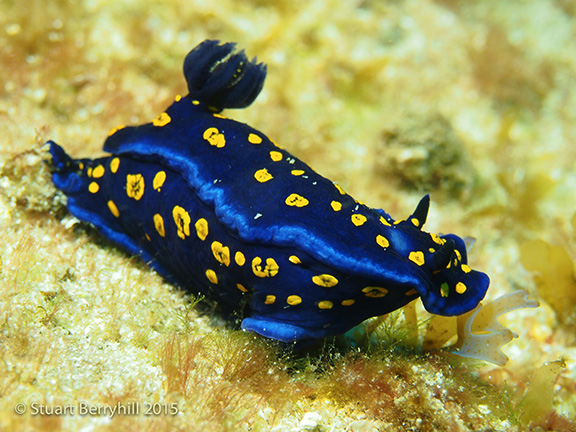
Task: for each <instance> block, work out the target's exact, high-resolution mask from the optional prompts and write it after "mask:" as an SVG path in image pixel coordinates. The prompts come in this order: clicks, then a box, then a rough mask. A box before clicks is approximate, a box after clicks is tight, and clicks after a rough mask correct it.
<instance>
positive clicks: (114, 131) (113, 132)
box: [108, 125, 126, 136]
mask: <svg viewBox="0 0 576 432" xmlns="http://www.w3.org/2000/svg"><path fill="white" fill-rule="evenodd" d="M125 127H126V125H119V126H116V127H115V128H112V129H111V130H110V132H108V136H112V135H114V134H115V133H116V132H118V131H119V130H120V129H124V128H125Z"/></svg>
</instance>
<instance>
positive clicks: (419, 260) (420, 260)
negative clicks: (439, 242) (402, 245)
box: [408, 251, 424, 266]
mask: <svg viewBox="0 0 576 432" xmlns="http://www.w3.org/2000/svg"><path fill="white" fill-rule="evenodd" d="M408 259H409V260H410V261H412V262H413V263H415V264H417V265H419V266H421V265H424V253H423V252H421V251H412V252H410V255H408Z"/></svg>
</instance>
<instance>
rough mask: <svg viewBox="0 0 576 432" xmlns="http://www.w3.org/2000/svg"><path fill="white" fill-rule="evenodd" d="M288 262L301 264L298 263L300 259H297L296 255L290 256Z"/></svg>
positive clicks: (300, 262)
mask: <svg viewBox="0 0 576 432" xmlns="http://www.w3.org/2000/svg"><path fill="white" fill-rule="evenodd" d="M288 261H290V262H291V263H292V264H302V261H300V258H298V257H297V256H296V255H290V258H288Z"/></svg>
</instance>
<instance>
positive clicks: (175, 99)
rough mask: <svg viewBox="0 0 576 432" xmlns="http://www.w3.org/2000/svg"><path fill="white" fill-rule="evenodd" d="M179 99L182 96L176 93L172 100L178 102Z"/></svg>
mask: <svg viewBox="0 0 576 432" xmlns="http://www.w3.org/2000/svg"><path fill="white" fill-rule="evenodd" d="M181 99H182V96H180V95H176V97H175V98H174V102H180V100H181Z"/></svg>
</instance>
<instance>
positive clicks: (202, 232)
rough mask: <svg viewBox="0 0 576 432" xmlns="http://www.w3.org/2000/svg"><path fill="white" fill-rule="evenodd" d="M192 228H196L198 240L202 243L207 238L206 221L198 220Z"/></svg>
mask: <svg viewBox="0 0 576 432" xmlns="http://www.w3.org/2000/svg"><path fill="white" fill-rule="evenodd" d="M194 228H196V234H197V235H198V238H199V239H200V240H202V241H204V240H206V237H208V221H207V220H206V219H204V218H200V219H198V220H197V221H196V223H195V224H194Z"/></svg>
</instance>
